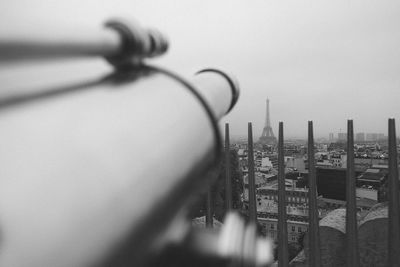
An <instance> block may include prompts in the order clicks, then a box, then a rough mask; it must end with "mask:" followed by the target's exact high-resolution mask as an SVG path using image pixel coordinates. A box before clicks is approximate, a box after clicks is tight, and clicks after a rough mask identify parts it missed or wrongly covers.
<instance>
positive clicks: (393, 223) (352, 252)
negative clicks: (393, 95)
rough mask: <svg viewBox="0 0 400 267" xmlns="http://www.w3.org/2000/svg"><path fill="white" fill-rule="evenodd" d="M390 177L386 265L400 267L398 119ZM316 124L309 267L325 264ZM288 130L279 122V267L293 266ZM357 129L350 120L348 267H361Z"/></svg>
mask: <svg viewBox="0 0 400 267" xmlns="http://www.w3.org/2000/svg"><path fill="white" fill-rule="evenodd" d="M252 143H253V137H252V130H251V123H249V136H248V163H249V209H250V211H249V216H250V217H252V214H253V213H254V211H253V210H254V209H255V208H254V206H255V191H254V190H255V186H254V162H253V161H254V158H253V144H252ZM388 146H389V175H388V183H387V184H388V223H389V225H388V237H387V240H388V262H387V264H386V265H385V264H383V265H385V266H399V264H400V231H399V226H400V217H399V216H400V213H399V173H398V160H397V159H398V155H397V144H396V131H395V120H394V119H393V118H391V119H389V120H388ZM314 147H315V145H314V133H313V122H312V121H309V122H308V147H307V148H308V151H307V154H308V162H309V170H308V171H309V179H308V181H309V228H308V234H309V239H308V242H309V251H308V255H306V258H307V262H308V266H310V267H319V266H322V265H323V264H322V262H321V251H320V248H321V244H322V243H323V242H324V240H321V239H320V233H319V217H318V205H317V197H318V195H317V177H316V165H315V158H314ZM283 151H284V127H283V122H280V123H279V139H278V166H279V167H278V262H277V263H278V265H279V266H280V267H281V266H283V267H286V266H289V255H288V238H287V237H288V233H287V214H286V201H285V199H286V195H285V194H286V190H285V173H284V153H283ZM353 151H354V130H353V121H352V120H348V121H347V170H346V200H347V201H346V248H345V251H346V255H343V257H345V258H346V259H345V261H346V265H347V266H352V267H357V266H360V256H359V248H358V229H357V207H356V176H355V164H354V152H353Z"/></svg>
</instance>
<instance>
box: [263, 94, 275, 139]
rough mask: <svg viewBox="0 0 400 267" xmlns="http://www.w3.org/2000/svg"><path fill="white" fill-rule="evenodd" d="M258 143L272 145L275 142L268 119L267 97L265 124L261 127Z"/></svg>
mask: <svg viewBox="0 0 400 267" xmlns="http://www.w3.org/2000/svg"><path fill="white" fill-rule="evenodd" d="M259 142H260V144H263V145H273V144H276V142H277V141H276V137H275V136H274V133H273V132H272V127H271V121H270V119H269V99H267V114H266V118H265V126H264V129H263V132H262V134H261V137H260V140H259Z"/></svg>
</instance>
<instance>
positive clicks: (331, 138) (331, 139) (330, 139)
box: [329, 133, 333, 142]
mask: <svg viewBox="0 0 400 267" xmlns="http://www.w3.org/2000/svg"><path fill="white" fill-rule="evenodd" d="M329 141H330V142H333V133H329Z"/></svg>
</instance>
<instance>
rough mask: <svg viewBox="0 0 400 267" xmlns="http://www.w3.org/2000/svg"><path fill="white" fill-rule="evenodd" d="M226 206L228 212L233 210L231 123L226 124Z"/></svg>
mask: <svg viewBox="0 0 400 267" xmlns="http://www.w3.org/2000/svg"><path fill="white" fill-rule="evenodd" d="M225 206H226V211H229V210H231V209H232V178H231V153H230V140H229V123H225Z"/></svg>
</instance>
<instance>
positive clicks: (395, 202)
mask: <svg viewBox="0 0 400 267" xmlns="http://www.w3.org/2000/svg"><path fill="white" fill-rule="evenodd" d="M397 157H398V155H397V143H396V126H395V120H394V119H389V181H388V190H389V192H388V193H389V194H388V196H389V231H388V233H389V236H388V240H389V263H388V266H393V267H394V266H399V263H400V206H399V170H398V161H397Z"/></svg>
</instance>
